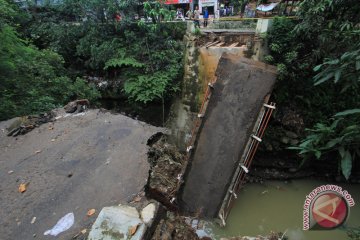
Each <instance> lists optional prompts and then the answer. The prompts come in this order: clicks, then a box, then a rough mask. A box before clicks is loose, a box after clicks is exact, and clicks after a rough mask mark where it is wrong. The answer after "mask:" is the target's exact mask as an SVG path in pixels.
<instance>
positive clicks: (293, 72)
mask: <svg viewBox="0 0 360 240" xmlns="http://www.w3.org/2000/svg"><path fill="white" fill-rule="evenodd" d="M298 17H299V19H298V20H295V21H294V20H289V19H285V18H278V19H275V21H274V26H273V30H272V31H271V32H270V33H269V34H268V36H267V39H268V41H269V48H270V55H269V56H267V57H266V60H267V61H268V62H270V63H272V64H276V65H277V66H278V71H279V81H278V84H277V87H276V91H275V97H276V100H277V102H278V103H280V104H282V105H287V106H290V107H293V108H296V109H300V111H301V112H302V115H303V116H304V118H305V122H306V125H307V126H308V127H311V126H313V127H311V128H309V129H308V130H307V137H306V138H305V139H304V140H303V141H302V143H301V144H300V145H299V146H298V147H293V149H299V150H300V153H301V154H303V155H304V157H305V158H306V159H309V158H311V157H312V156H314V157H315V158H317V159H327V158H329V157H331V156H334V154H333V152H337V156H338V159H339V160H340V162H339V166H341V170H342V173H343V175H344V176H345V177H346V178H347V179H348V178H349V176H350V174H351V168H352V165H353V163H354V161H358V158H359V156H360V152H359V148H360V138H359V136H360V135H359V133H360V125H359V123H360V113H359V107H360V106H359V104H360V95H359V81H360V55H359V53H360V45H359V42H360V26H359V20H360V6H359V4H358V2H357V1H356V0H350V1H345V0H321V1H315V0H305V1H303V2H302V3H301V5H300V9H299V12H298ZM335 156H336V155H335ZM339 169H340V168H339Z"/></svg>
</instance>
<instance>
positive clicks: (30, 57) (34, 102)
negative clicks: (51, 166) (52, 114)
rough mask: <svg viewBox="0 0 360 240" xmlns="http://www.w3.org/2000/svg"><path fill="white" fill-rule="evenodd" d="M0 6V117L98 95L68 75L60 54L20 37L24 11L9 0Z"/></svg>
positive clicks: (3, 117)
mask: <svg viewBox="0 0 360 240" xmlns="http://www.w3.org/2000/svg"><path fill="white" fill-rule="evenodd" d="M0 6H1V7H0V12H1V14H0V42H1V45H0V72H1V75H0V102H1V105H0V120H4V119H8V118H11V117H15V116H18V115H26V114H31V113H37V112H42V111H47V110H50V109H52V108H55V107H57V106H59V105H62V104H65V103H66V102H67V101H69V100H71V99H74V98H82V97H87V98H89V100H93V99H95V98H96V97H98V96H99V94H98V92H97V91H96V90H95V89H94V88H92V87H91V86H88V85H87V84H86V83H85V82H84V81H83V80H81V79H77V80H76V81H75V82H73V81H72V80H71V79H70V78H69V77H68V76H67V74H66V70H65V68H64V67H63V63H64V61H63V58H62V57H61V56H60V55H59V54H57V53H55V52H53V51H50V50H47V49H43V50H39V49H38V48H37V47H35V46H33V45H32V44H31V42H29V41H27V40H25V38H23V37H21V34H20V33H19V32H18V24H19V23H21V22H23V21H25V20H26V18H27V16H26V15H25V14H24V13H23V12H20V11H19V10H18V9H17V7H16V6H14V5H13V3H12V2H10V1H5V0H0Z"/></svg>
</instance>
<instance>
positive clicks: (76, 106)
mask: <svg viewBox="0 0 360 240" xmlns="http://www.w3.org/2000/svg"><path fill="white" fill-rule="evenodd" d="M89 105H90V102H89V100H87V99H81V100H76V101H73V102H69V103H68V104H66V106H65V107H64V109H65V112H66V113H75V112H76V113H79V112H82V111H83V110H84V109H86V107H89Z"/></svg>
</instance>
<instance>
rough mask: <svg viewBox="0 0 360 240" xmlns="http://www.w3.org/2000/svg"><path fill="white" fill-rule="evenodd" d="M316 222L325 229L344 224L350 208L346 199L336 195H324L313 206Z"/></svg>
mask: <svg viewBox="0 0 360 240" xmlns="http://www.w3.org/2000/svg"><path fill="white" fill-rule="evenodd" d="M311 210H312V215H313V218H314V219H315V221H316V222H317V223H318V224H319V225H320V226H321V227H324V228H335V227H338V226H340V225H341V224H343V223H344V222H345V220H346V218H347V215H348V206H347V204H346V201H345V200H344V198H342V197H341V196H339V195H338V194H336V193H323V194H320V196H318V197H317V198H316V199H315V201H314V204H313V206H312V209H311Z"/></svg>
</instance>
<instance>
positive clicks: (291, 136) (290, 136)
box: [285, 131, 299, 139]
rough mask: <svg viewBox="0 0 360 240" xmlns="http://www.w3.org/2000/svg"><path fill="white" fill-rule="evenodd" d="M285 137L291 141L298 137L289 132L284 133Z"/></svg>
mask: <svg viewBox="0 0 360 240" xmlns="http://www.w3.org/2000/svg"><path fill="white" fill-rule="evenodd" d="M285 136H287V137H288V138H293V139H296V138H299V136H298V135H297V134H296V133H294V132H291V131H285Z"/></svg>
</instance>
